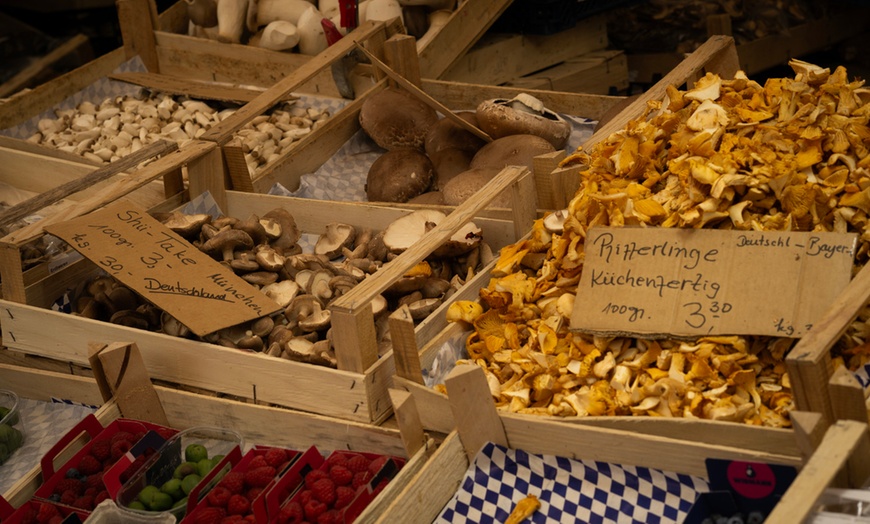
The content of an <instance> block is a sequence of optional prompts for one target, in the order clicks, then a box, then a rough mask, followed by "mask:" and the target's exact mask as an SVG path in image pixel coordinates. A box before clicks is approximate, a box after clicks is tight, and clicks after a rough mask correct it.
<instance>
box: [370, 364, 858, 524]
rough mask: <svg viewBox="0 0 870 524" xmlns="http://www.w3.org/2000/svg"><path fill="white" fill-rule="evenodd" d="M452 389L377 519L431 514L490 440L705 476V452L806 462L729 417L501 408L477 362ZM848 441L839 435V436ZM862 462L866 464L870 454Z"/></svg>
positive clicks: (450, 383)
mask: <svg viewBox="0 0 870 524" xmlns="http://www.w3.org/2000/svg"><path fill="white" fill-rule="evenodd" d="M447 389H448V391H449V392H450V409H451V411H452V412H453V413H454V415H455V417H454V419H455V429H454V430H452V431H451V432H450V433H449V434H448V435H447V437H446V438H445V439H444V441H443V442H442V443H441V446H440V447H439V448H438V450H436V451H435V452H434V453H433V455H432V457H431V459H430V460H429V461H428V462H427V463H426V465H425V466H424V467H423V468H422V469H421V470H420V472H419V473H418V474H417V475H416V476H415V477H414V479H413V480H412V482H411V483H410V484H409V485H408V486H407V487H406V488H405V489H404V490H402V492H400V493H399V494H398V495H397V497H396V498H394V499H393V500H392V502H391V503H390V504H389V505H388V506H387V507H386V508H385V509H384V511H383V513H382V514H381V516H380V517H379V520H378V522H384V523H386V522H397V520H396V519H398V518H400V517H399V516H400V515H401V519H402V520H403V521H406V522H431V521H433V520H434V518H435V517H436V516H437V515H438V514H439V513H440V511H441V510H442V508H443V507H444V506H445V504H446V503H447V502H448V501H449V500H450V499H451V498H452V497H453V495H454V494H455V493H456V491H457V488H458V487H459V485H460V482H461V481H462V478H463V475H464V474H465V472H466V470H467V469H468V466H469V465H470V464H471V461H472V460H473V459H474V457H475V455H476V454H477V453H478V451H479V450H480V448H481V447H482V446H483V445H484V444H486V443H487V442H494V443H496V444H499V445H503V446H506V447H510V448H513V449H518V450H524V451H526V452H529V453H536V454H545V455H555V456H561V457H567V458H572V459H577V460H594V461H601V462H609V463H614V464H622V465H632V466H641V467H649V468H655V469H659V470H664V471H671V472H676V473H683V474H688V475H695V476H700V477H706V465H705V463H704V461H705V460H706V459H707V458H719V459H727V460H740V461H749V462H762V463H770V464H783V465H789V466H795V467H800V466H801V464H802V463H803V458H802V455H801V454H800V453H799V452H798V451H797V448H796V446H795V443H794V441H792V442H791V445H786V446H785V447H782V444H783V443H786V442H787V441H786V440H779V439H771V440H765V439H764V438H760V439H759V438H758V435H756V437H754V438H753V437H749V435H748V434H747V435H744V436H743V437H741V438H739V439H735V438H734V437H735V434H734V433H731V431H730V429H732V428H733V425H732V426H731V428H729V427H728V426H727V425H724V426H722V427H721V428H718V430H716V429H714V428H712V427H710V428H707V430H706V431H705V432H704V433H702V434H679V433H675V434H671V435H660V434H658V433H655V432H652V433H651V432H647V431H645V429H646V428H643V429H644V430H643V431H641V428H640V427H637V428H633V430H626V429H625V428H608V427H594V426H588V425H577V424H569V423H565V422H564V421H563V420H559V421H556V420H550V419H543V418H540V417H528V416H520V415H511V414H506V413H499V412H497V411H496V409H495V405H494V404H493V403H491V402H481V401H479V399H480V398H481V397H482V396H486V397H488V396H489V387H488V386H487V384H486V378H485V377H484V374H483V371H482V370H481V369H480V368H479V367H477V366H473V365H468V366H460V367H457V368H456V369H454V370H453V372H451V374H450V376H449V377H448V378H447ZM394 398H396V399H401V401H402V402H406V403H413V402H414V400H413V398H412V397H410V395H408V396H403V395H402V394H401V393H394ZM426 409H427V408H426V407H425V406H422V405H418V407H417V408H416V410H409V411H411V412H416V413H419V414H421V415H422V414H424V413H425V411H426ZM401 427H402V426H401V424H400V428H401ZM835 427H836V426H835ZM859 429H860V433H861V434H862V436H861V439H862V447H861V448H860V449H862V450H863V449H866V445H867V444H870V439H868V434H867V428H866V427H863V428H859ZM738 432H739V431H738ZM702 435H703V436H702ZM849 436H850V437H854V436H855V433H854V428H850V430H849ZM744 439H745V440H744ZM844 442H845V441H844V440H839V442H838V444H840V445H842V444H843V443H844ZM849 449H851V448H849ZM814 459H815V457H814ZM864 462H865V464H866V460H864ZM864 471H865V472H866V471H867V470H866V467H865V470H864ZM807 476H809V475H807ZM767 522H771V521H767ZM776 522H783V523H785V522H789V523H791V522H799V520H797V519H794V520H778V521H776Z"/></svg>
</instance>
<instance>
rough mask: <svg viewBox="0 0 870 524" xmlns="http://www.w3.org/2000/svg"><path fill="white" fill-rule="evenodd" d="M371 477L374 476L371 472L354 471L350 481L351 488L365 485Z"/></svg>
mask: <svg viewBox="0 0 870 524" xmlns="http://www.w3.org/2000/svg"><path fill="white" fill-rule="evenodd" d="M373 478H374V475H372V473H371V472H370V471H360V472H359V473H354V475H353V482H352V483H351V487H352V488H353V489H357V488H359V487H360V486H365V485H366V484H368V483H369V482H370V481H371V480H372V479H373Z"/></svg>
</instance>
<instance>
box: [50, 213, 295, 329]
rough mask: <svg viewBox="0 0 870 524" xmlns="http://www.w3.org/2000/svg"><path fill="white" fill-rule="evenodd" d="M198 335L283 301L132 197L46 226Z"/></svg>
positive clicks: (258, 314) (271, 309) (275, 307)
mask: <svg viewBox="0 0 870 524" xmlns="http://www.w3.org/2000/svg"><path fill="white" fill-rule="evenodd" d="M46 230H47V231H49V232H50V233H51V234H53V235H56V236H58V237H60V238H62V239H63V240H65V241H66V242H67V243H69V245H70V246H72V247H73V249H75V250H76V251H78V252H79V253H81V254H82V255H84V256H85V257H87V258H88V259H90V260H91V261H92V262H94V263H95V264H96V265H97V266H98V267H99V268H100V269H103V270H104V271H106V272H107V273H109V274H110V275H112V276H113V277H115V278H117V279H118V280H119V281H121V282H122V283H124V284H125V285H126V286H128V287H130V288H131V289H133V290H134V291H136V292H137V293H139V294H140V295H142V297H144V298H145V299H146V300H148V301H150V302H152V303H153V304H154V305H156V306H158V307H159V308H161V309H163V310H164V311H166V312H168V313H169V314H170V315H172V316H174V317H175V318H177V319H178V320H179V321H180V322H181V323H183V324H184V325H186V326H187V327H188V328H190V330H191V331H193V332H194V333H196V334H197V335H200V336H202V335H206V334H208V333H212V332H214V331H217V330H219V329H223V328H225V327H230V326H234V325H236V324H240V323H242V322H246V321H249V320H253V319H256V318H259V317H261V316H263V315H268V314H270V313H273V312H275V311H277V310H279V309H280V306H279V305H278V304H277V303H276V302H275V301H273V300H272V299H270V298H268V297H267V296H266V295H264V294H263V293H261V292H260V291H259V290H257V289H256V288H254V287H253V286H251V285H250V284H248V283H247V282H245V281H244V280H243V279H241V278H240V277H238V276H237V275H236V274H235V273H233V272H232V270H231V269H229V268H228V267H226V266H224V265H222V264H220V263H219V262H217V261H216V260H214V259H212V258H211V257H209V256H208V255H206V254H205V253H203V252H201V251H200V250H199V249H197V248H196V247H195V246H193V245H191V244H190V243H189V242H187V241H186V240H184V239H183V238H181V237H180V236H178V235H177V234H175V233H174V232H173V231H172V230H170V229H169V228H167V227H166V226H164V225H163V224H161V223H160V222H159V221H157V220H156V219H154V218H153V217H151V216H150V215H149V214H148V213H147V212H146V211H145V210H144V209H140V208H138V207H137V206H135V205H134V204H132V203H130V202H127V201H119V202H117V203H115V204H112V205H110V206H107V207H105V208H103V209H101V210H99V211H95V212H93V213H90V214H88V215H85V216H82V217H79V218H76V219H73V220H69V221H67V222H63V223H61V224H54V225H51V226H49V227H47V228H46Z"/></svg>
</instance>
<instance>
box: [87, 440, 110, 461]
mask: <svg viewBox="0 0 870 524" xmlns="http://www.w3.org/2000/svg"><path fill="white" fill-rule="evenodd" d="M91 455H93V456H94V458H96V459H97V460H99V461H100V462H105V461H106V460H108V458H109V457H111V456H112V442H111V441H109V439H104V438H101V439H99V440H94V441H93V442H91Z"/></svg>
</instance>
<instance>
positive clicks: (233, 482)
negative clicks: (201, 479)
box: [218, 471, 245, 494]
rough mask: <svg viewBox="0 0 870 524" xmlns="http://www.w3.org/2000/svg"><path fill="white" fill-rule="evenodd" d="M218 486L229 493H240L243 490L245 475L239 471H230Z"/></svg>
mask: <svg viewBox="0 0 870 524" xmlns="http://www.w3.org/2000/svg"><path fill="white" fill-rule="evenodd" d="M218 486H223V487H225V488H227V489H228V490H230V493H232V494H236V493H241V492H242V491H244V489H245V474H244V473H241V472H239V471H230V472H229V473H227V474H226V475H224V478H222V479H221V481H220V482H219V483H218Z"/></svg>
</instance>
